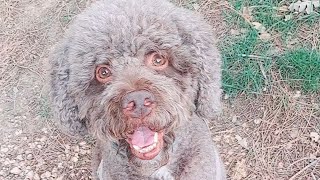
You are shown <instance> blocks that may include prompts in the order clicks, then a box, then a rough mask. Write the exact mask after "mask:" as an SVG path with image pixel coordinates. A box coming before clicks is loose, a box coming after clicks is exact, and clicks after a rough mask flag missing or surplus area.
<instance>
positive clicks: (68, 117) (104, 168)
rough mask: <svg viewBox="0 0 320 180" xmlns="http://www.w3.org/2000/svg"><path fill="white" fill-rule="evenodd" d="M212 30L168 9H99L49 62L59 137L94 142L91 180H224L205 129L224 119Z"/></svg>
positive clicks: (139, 1)
mask: <svg viewBox="0 0 320 180" xmlns="http://www.w3.org/2000/svg"><path fill="white" fill-rule="evenodd" d="M211 30H212V28H211V27H210V25H208V24H207V23H206V22H205V20H204V19H203V18H202V17H201V16H199V15H197V14H196V13H194V12H192V11H190V10H187V9H183V8H180V7H177V6H175V5H173V4H172V3H171V2H168V1H166V0H101V1H97V2H95V3H93V4H92V5H91V7H89V8H88V9H86V10H85V11H84V12H83V13H81V14H80V15H78V16H77V17H76V19H75V20H74V21H73V23H72V24H71V25H70V27H69V29H68V31H67V32H66V35H65V37H64V38H63V40H62V41H61V42H60V43H58V44H57V46H56V47H55V49H54V51H53V52H52V54H51V56H50V62H51V96H52V106H53V111H54V115H55V119H57V122H58V123H57V124H58V125H59V126H60V128H61V129H62V130H63V131H65V132H67V133H69V134H70V135H82V136H83V135H87V134H90V135H92V136H93V137H95V138H96V147H95V153H94V155H93V176H94V177H95V178H96V179H100V180H106V179H139V180H141V179H159V180H160V179H165V180H167V179H168V180H171V179H187V180H188V179H191V180H192V179H215V180H223V179H226V174H225V170H224V166H223V163H222V161H221V160H220V158H219V153H218V151H217V149H216V147H215V145H214V144H213V141H212V140H211V135H210V131H209V128H208V126H207V121H210V120H212V119H214V118H215V117H216V114H217V113H219V111H220V109H221V102H220V98H221V70H220V68H221V67H220V66H221V60H220V54H219V51H218V49H217V48H216V46H215V38H214V36H213V35H212V33H211Z"/></svg>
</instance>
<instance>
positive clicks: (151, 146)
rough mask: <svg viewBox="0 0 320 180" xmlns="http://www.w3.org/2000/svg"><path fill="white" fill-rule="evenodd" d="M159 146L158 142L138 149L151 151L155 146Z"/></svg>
mask: <svg viewBox="0 0 320 180" xmlns="http://www.w3.org/2000/svg"><path fill="white" fill-rule="evenodd" d="M156 146H157V144H156V143H153V144H152V145H150V146H148V147H145V148H143V149H139V150H138V151H139V152H140V153H146V152H150V151H151V150H153V149H154V148H155V147H156Z"/></svg>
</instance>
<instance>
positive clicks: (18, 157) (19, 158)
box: [16, 155, 24, 161]
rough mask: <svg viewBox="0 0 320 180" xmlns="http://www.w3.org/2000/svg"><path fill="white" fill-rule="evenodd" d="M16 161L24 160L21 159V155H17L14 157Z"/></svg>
mask: <svg viewBox="0 0 320 180" xmlns="http://www.w3.org/2000/svg"><path fill="white" fill-rule="evenodd" d="M16 159H17V160H19V161H23V160H24V159H23V157H22V155H18V156H17V157H16Z"/></svg>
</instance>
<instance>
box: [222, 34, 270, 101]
mask: <svg viewBox="0 0 320 180" xmlns="http://www.w3.org/2000/svg"><path fill="white" fill-rule="evenodd" d="M269 46H270V44H268V43H261V42H260V40H259V39H258V33H257V32H256V31H255V30H250V31H249V32H248V33H247V34H246V35H245V36H244V37H239V38H230V39H228V40H226V41H225V42H224V45H223V46H221V47H220V49H221V50H222V59H223V69H222V81H223V89H224V91H225V92H226V93H227V94H228V95H231V96H233V95H236V94H238V93H239V92H246V93H252V92H260V91H261V89H263V87H264V86H265V84H266V82H265V77H264V76H263V75H262V73H261V66H262V67H263V69H264V70H266V71H268V70H269V69H270V67H271V61H270V60H268V59H267V58H265V59H264V57H265V55H266V52H267V50H268V49H269ZM256 53H257V54H259V57H260V58H259V59H256V58H252V57H251V55H252V54H256Z"/></svg>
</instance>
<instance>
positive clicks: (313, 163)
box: [289, 158, 320, 180]
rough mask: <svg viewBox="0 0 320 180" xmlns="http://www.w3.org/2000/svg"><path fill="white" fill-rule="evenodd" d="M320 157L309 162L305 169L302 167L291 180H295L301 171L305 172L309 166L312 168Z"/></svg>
mask: <svg viewBox="0 0 320 180" xmlns="http://www.w3.org/2000/svg"><path fill="white" fill-rule="evenodd" d="M319 159H320V158H317V159H316V160H314V161H313V162H312V163H310V164H308V165H307V166H306V167H304V168H303V169H301V170H300V171H299V172H297V173H296V174H295V175H293V176H292V177H291V178H290V179H289V180H294V179H296V178H297V177H298V176H299V175H300V174H301V173H303V172H304V171H305V170H307V169H308V168H310V167H311V166H313V165H315V164H317V163H318V161H319Z"/></svg>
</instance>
